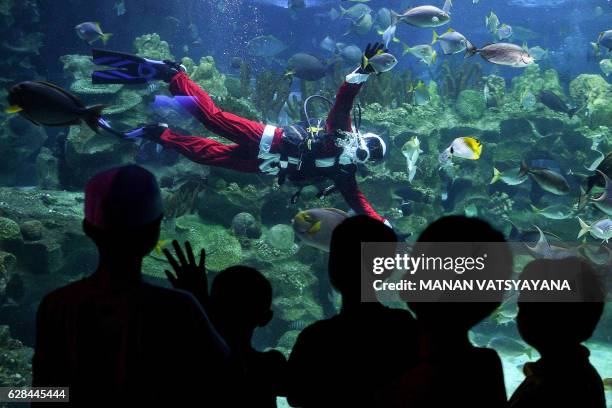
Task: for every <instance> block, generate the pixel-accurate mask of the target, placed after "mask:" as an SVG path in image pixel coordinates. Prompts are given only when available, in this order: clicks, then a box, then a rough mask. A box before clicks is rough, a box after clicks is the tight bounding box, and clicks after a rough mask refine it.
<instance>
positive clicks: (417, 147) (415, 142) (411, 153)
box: [402, 136, 423, 183]
mask: <svg viewBox="0 0 612 408" xmlns="http://www.w3.org/2000/svg"><path fill="white" fill-rule="evenodd" d="M421 153H423V150H421V142H420V141H419V138H418V137H417V136H414V137H413V138H412V139H410V140H408V141H407V142H406V143H404V146H402V154H403V155H404V157H405V158H406V163H407V166H408V168H407V172H408V181H409V182H411V183H412V180H413V179H414V176H415V175H416V171H417V162H418V160H419V156H420V155H421Z"/></svg>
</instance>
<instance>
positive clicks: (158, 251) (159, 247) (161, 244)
mask: <svg viewBox="0 0 612 408" xmlns="http://www.w3.org/2000/svg"><path fill="white" fill-rule="evenodd" d="M169 242H170V240H169V239H160V240H159V241H157V244H155V253H156V254H157V255H161V253H162V249H164V247H165V246H166V245H168V243H169Z"/></svg>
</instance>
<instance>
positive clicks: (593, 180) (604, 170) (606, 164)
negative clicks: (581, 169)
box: [585, 152, 612, 193]
mask: <svg viewBox="0 0 612 408" xmlns="http://www.w3.org/2000/svg"><path fill="white" fill-rule="evenodd" d="M595 170H596V173H595V174H593V175H592V176H589V177H587V187H586V190H585V193H589V192H590V191H591V190H592V189H593V187H595V186H599V187H605V185H606V180H605V178H604V177H603V176H602V174H604V175H606V176H607V177H609V178H612V152H609V153H607V154H606V157H604V159H603V160H602V161H601V162H600V163H599V165H598V166H597V168H596V169H595Z"/></svg>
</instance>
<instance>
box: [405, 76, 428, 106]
mask: <svg viewBox="0 0 612 408" xmlns="http://www.w3.org/2000/svg"><path fill="white" fill-rule="evenodd" d="M408 92H412V96H413V99H414V103H415V104H416V105H419V106H423V105H427V104H428V103H429V101H430V99H431V96H430V94H429V89H428V88H427V86H425V83H424V82H423V81H419V83H418V84H417V85H416V86H413V85H412V84H410V85H409V86H408Z"/></svg>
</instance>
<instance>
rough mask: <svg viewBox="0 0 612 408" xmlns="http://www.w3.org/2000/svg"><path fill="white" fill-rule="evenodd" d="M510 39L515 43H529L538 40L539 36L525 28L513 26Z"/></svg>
mask: <svg viewBox="0 0 612 408" xmlns="http://www.w3.org/2000/svg"><path fill="white" fill-rule="evenodd" d="M512 38H514V39H515V40H517V41H530V40H535V39H536V38H540V34H538V33H536V32H535V31H533V30H531V29H529V28H527V27H522V26H517V25H514V26H512Z"/></svg>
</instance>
